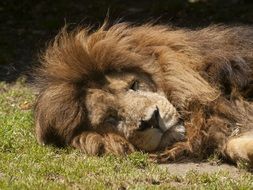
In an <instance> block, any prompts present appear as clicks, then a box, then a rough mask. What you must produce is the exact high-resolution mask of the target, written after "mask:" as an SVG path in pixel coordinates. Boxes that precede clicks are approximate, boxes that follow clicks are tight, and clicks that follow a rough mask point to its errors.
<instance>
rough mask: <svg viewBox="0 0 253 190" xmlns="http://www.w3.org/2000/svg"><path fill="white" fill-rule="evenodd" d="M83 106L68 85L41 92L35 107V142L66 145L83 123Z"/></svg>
mask: <svg viewBox="0 0 253 190" xmlns="http://www.w3.org/2000/svg"><path fill="white" fill-rule="evenodd" d="M83 114H84V111H83V106H82V105H81V102H80V101H79V99H78V97H77V96H76V94H75V89H74V87H73V86H70V85H64V84H60V85H55V86H50V87H48V88H46V90H44V91H43V90H42V91H41V93H40V94H39V96H38V99H37V102H36V105H35V124H36V135H37V140H38V142H39V143H41V144H54V145H57V146H63V145H65V144H68V143H69V142H70V141H71V139H72V138H73V136H74V135H75V134H76V133H77V132H78V131H79V130H80V128H81V124H82V123H83V118H84V116H83Z"/></svg>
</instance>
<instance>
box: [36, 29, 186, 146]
mask: <svg viewBox="0 0 253 190" xmlns="http://www.w3.org/2000/svg"><path fill="white" fill-rule="evenodd" d="M131 33H132V31H131V29H130V28H129V27H127V26H126V25H117V27H112V28H110V30H105V29H103V27H102V28H101V29H99V30H98V31H96V32H95V33H92V34H89V32H88V31H87V30H79V31H77V32H72V33H68V32H66V31H65V30H63V31H62V32H61V33H60V34H59V35H58V36H57V37H56V40H55V41H54V42H53V43H52V44H51V45H50V46H49V47H48V48H47V50H46V52H45V53H44V54H43V56H42V66H41V67H40V68H39V69H38V72H37V75H38V76H39V77H38V87H39V88H40V94H39V96H38V99H37V104H36V108H35V117H36V132H37V137H38V140H39V142H41V143H43V144H46V143H53V144H57V145H58V144H59V145H62V144H70V142H71V140H72V139H73V138H74V137H75V136H76V135H78V134H80V133H82V132H84V131H91V132H96V133H98V134H100V135H103V134H107V133H114V134H117V135H119V136H121V137H123V138H125V139H126V140H127V141H128V142H130V143H131V144H132V145H134V146H135V147H136V148H137V149H140V150H143V151H154V150H157V149H160V148H163V147H165V146H168V145H170V144H171V143H173V142H176V141H179V140H182V139H183V138H184V133H185V131H184V127H183V125H182V124H181V122H180V115H179V113H178V111H177V110H176V108H175V107H174V106H173V105H172V104H171V103H170V102H169V101H168V99H167V95H166V91H165V90H164V87H163V78H162V75H161V68H160V66H159V65H158V64H157V63H156V59H155V57H154V56H150V55H149V53H147V52H146V53H144V54H143V53H141V52H139V50H138V44H136V43H138V41H137V39H138V38H133V37H131ZM135 34H138V30H135ZM90 146H93V145H92V144H90Z"/></svg>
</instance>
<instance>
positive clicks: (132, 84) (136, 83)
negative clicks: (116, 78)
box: [129, 80, 140, 91]
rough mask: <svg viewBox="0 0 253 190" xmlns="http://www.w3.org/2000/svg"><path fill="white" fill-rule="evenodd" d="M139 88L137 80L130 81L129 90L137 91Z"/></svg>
mask: <svg viewBox="0 0 253 190" xmlns="http://www.w3.org/2000/svg"><path fill="white" fill-rule="evenodd" d="M139 88H140V86H139V81H136V80H135V81H133V82H132V83H131V86H130V88H129V89H131V90H134V91H137V90H139Z"/></svg>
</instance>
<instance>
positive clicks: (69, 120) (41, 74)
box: [35, 23, 253, 157]
mask: <svg viewBox="0 0 253 190" xmlns="http://www.w3.org/2000/svg"><path fill="white" fill-rule="evenodd" d="M41 62H42V66H41V67H40V68H39V69H38V70H37V72H36V75H37V87H38V88H39V90H40V93H39V96H38V99H37V103H36V107H35V118H36V133H37V138H38V140H39V142H41V143H45V144H47V143H53V144H56V145H68V144H71V142H72V140H73V139H74V138H75V137H76V136H78V135H80V134H81V133H82V132H83V131H87V130H89V126H88V125H87V123H88V119H87V117H88V115H89V113H87V108H86V107H85V106H84V105H85V103H84V101H85V100H84V97H85V94H86V93H87V92H86V88H88V87H89V88H90V87H96V86H97V85H98V84H97V83H96V81H102V82H103V77H104V74H105V73H107V72H114V71H120V72H121V71H123V72H124V71H127V72H128V71H135V72H136V71H138V72H139V73H145V74H147V75H148V76H149V77H150V78H151V80H152V81H153V83H154V84H155V85H156V88H157V89H162V91H163V92H164V93H165V94H166V97H167V99H168V100H169V101H170V102H171V103H172V104H173V105H174V106H175V107H176V108H177V110H178V111H179V113H180V115H181V118H182V119H183V120H184V121H185V127H186V131H187V140H186V141H185V142H178V143H175V145H174V146H173V147H172V149H173V148H175V147H179V148H178V150H179V152H180V151H181V152H184V154H187V155H189V156H191V155H202V156H205V155H208V154H210V153H213V152H214V151H217V152H219V153H221V154H226V146H225V144H226V142H227V141H228V140H229V139H230V138H232V137H231V136H233V135H234V136H236V135H240V134H242V133H243V132H244V131H246V132H247V131H250V130H252V129H253V104H252V102H251V101H252V98H253V29H252V28H251V27H227V26H210V27H207V28H204V29H197V30H187V29H174V28H172V27H169V26H160V25H157V26H154V25H149V24H146V25H142V26H132V25H128V24H125V23H122V24H116V25H114V26H112V27H107V26H106V25H103V26H102V27H101V28H99V29H98V30H97V31H95V32H91V31H90V30H89V29H85V28H82V29H78V30H75V31H73V32H67V31H66V29H63V30H62V31H61V32H60V33H59V34H58V35H57V36H56V38H55V40H54V41H53V42H52V43H51V44H50V45H49V46H48V47H47V49H46V51H45V53H44V54H42V59H41ZM129 101H131V100H129ZM236 131H238V132H237V133H236ZM106 138H107V139H109V140H108V143H111V144H113V143H115V144H117V143H120V142H121V141H118V140H115V139H113V138H111V137H108V136H107V137H106ZM117 138H118V137H117ZM95 139H96V138H95ZM110 139H113V140H110ZM93 141H94V142H93ZM93 141H91V142H92V143H90V145H89V146H90V148H91V149H92V147H93V146H99V145H98V144H99V140H97V141H96V140H94V139H93ZM113 146H117V145H113ZM130 149H131V150H132V149H133V147H131V148H130ZM170 150H171V149H170ZM175 154H176V155H174V156H177V154H180V153H178V152H175ZM226 156H230V155H226ZM230 157H232V156H230Z"/></svg>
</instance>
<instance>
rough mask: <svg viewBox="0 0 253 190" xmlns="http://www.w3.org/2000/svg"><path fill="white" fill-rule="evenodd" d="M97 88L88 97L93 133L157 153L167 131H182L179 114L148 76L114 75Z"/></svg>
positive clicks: (89, 88) (129, 73)
mask: <svg viewBox="0 0 253 190" xmlns="http://www.w3.org/2000/svg"><path fill="white" fill-rule="evenodd" d="M93 85H94V84H93ZM93 85H92V84H91V86H90V87H88V88H87V89H86V97H85V107H86V109H87V112H88V121H89V126H90V128H91V129H92V130H95V131H101V133H103V132H105V131H106V132H108V131H111V132H115V133H118V134H120V135H122V136H123V137H125V138H126V139H127V140H129V141H130V142H131V143H132V144H133V145H135V146H136V147H137V148H138V149H141V150H145V151H153V150H156V149H157V148H158V146H159V145H160V142H161V140H162V137H163V134H165V132H166V131H167V130H171V133H172V131H173V130H174V132H175V131H176V130H177V129H178V128H177V129H176V128H174V126H177V125H178V124H179V114H178V112H177V110H176V109H175V107H174V106H173V105H172V104H171V103H170V102H169V101H168V100H167V98H166V96H165V94H164V93H163V91H159V90H157V87H156V85H155V83H154V82H153V81H152V80H151V79H150V78H149V77H148V76H147V75H145V74H144V73H140V72H139V73H138V72H125V71H122V72H111V73H108V74H105V76H104V78H103V79H101V81H100V82H98V84H96V87H93ZM172 129H173V130H172ZM181 132H182V133H183V131H181ZM179 134H181V133H179ZM178 138H181V136H179V137H178ZM168 140H169V141H168V142H167V143H169V142H170V140H171V141H173V140H175V139H168ZM160 146H161V145H160Z"/></svg>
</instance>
